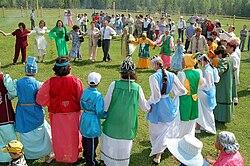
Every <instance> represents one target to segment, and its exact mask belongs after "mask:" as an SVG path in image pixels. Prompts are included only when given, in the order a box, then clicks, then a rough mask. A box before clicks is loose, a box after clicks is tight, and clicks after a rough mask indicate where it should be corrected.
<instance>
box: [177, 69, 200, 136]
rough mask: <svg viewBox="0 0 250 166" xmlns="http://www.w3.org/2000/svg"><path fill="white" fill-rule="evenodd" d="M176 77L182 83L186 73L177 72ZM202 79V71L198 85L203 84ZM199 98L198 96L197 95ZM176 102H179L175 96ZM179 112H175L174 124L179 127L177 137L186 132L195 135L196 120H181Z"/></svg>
mask: <svg viewBox="0 0 250 166" xmlns="http://www.w3.org/2000/svg"><path fill="white" fill-rule="evenodd" d="M177 77H178V78H179V80H180V82H181V83H182V84H183V85H184V81H185V79H186V75H185V73H184V72H178V74H177ZM204 83H205V82H204V79H203V77H202V73H200V82H199V87H200V86H203V84H204ZM198 98H199V97H198ZM174 102H176V103H175V104H177V105H179V104H180V99H179V98H177V99H176V100H174ZM180 118H181V117H180V112H179V113H178V114H177V117H176V118H175V120H176V121H177V122H176V124H177V125H178V127H179V130H178V133H177V137H178V138H183V137H184V136H185V135H186V134H190V135H193V136H195V125H196V120H197V119H195V120H189V121H181V119H180Z"/></svg>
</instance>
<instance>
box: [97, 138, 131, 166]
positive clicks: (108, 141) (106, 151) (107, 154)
mask: <svg viewBox="0 0 250 166" xmlns="http://www.w3.org/2000/svg"><path fill="white" fill-rule="evenodd" d="M132 143H133V142H132V140H121V139H114V138H110V137H109V136H107V135H105V134H104V133H103V134H102V137H101V160H103V161H104V163H105V164H106V165H107V166H128V165H129V159H130V153H131V149H132Z"/></svg>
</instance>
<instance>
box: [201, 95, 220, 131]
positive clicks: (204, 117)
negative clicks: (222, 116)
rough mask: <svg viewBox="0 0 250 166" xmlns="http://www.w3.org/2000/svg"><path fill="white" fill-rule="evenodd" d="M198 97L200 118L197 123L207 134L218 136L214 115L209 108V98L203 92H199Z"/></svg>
mask: <svg viewBox="0 0 250 166" xmlns="http://www.w3.org/2000/svg"><path fill="white" fill-rule="evenodd" d="M198 96H199V98H198V100H199V118H198V119H197V123H198V124H199V125H200V126H201V127H202V128H203V129H204V130H206V131H207V132H209V133H211V134H216V128H215V120H214V113H213V110H211V109H210V107H209V106H208V102H207V96H206V94H205V93H204V92H203V91H199V92H198Z"/></svg>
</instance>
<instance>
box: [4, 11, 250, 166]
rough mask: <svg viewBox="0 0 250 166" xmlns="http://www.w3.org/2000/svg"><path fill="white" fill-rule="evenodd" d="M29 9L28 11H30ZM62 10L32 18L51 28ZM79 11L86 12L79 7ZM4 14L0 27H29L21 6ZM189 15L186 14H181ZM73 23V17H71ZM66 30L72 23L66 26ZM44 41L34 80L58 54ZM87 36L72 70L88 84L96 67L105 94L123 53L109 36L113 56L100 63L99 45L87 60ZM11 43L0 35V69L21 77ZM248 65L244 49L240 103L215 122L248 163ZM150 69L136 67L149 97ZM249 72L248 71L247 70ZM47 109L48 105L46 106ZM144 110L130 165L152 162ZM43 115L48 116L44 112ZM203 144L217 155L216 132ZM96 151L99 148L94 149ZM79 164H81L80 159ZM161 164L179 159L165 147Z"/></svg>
mask: <svg viewBox="0 0 250 166" xmlns="http://www.w3.org/2000/svg"><path fill="white" fill-rule="evenodd" d="M29 12H30V11H29ZM62 12H63V10H61V17H58V13H59V12H58V9H54V10H44V14H43V18H35V19H36V25H37V24H38V22H39V20H40V19H44V20H45V22H46V26H47V27H48V28H49V29H52V28H53V27H54V25H55V23H56V21H57V19H62V20H63V16H62ZM78 12H81V13H83V12H86V11H83V10H82V11H80V10H78ZM90 12H91V10H87V13H88V16H90ZM5 15H6V16H7V17H6V18H3V17H2V13H1V14H0V29H1V30H3V31H5V32H13V31H14V30H15V29H16V28H17V24H18V23H19V22H24V23H26V27H28V28H29V27H30V21H29V18H28V17H19V16H20V10H8V11H6V13H5ZM177 18H178V16H172V19H173V20H174V21H177ZM184 18H185V19H188V18H189V17H188V16H185V17H184ZM211 19H215V18H214V16H211ZM219 20H220V21H221V23H222V25H225V26H224V28H225V29H226V30H227V27H226V25H227V24H231V23H232V20H231V19H228V18H222V17H219ZM73 21H74V23H76V20H75V19H74V20H73ZM244 24H246V25H248V26H250V20H242V19H241V20H237V19H236V21H235V26H236V30H235V33H236V34H237V36H239V31H240V30H241V28H242V26H243V25H244ZM67 29H68V30H70V29H71V27H67ZM34 36H35V35H33V36H29V39H28V41H29V46H28V47H27V55H33V45H34ZM46 38H47V42H48V44H49V47H48V49H47V55H46V57H45V60H46V62H45V63H39V71H38V74H37V76H36V78H37V80H39V81H42V82H43V81H45V80H47V79H49V78H50V77H52V76H53V75H54V73H53V71H52V68H53V64H54V62H55V59H56V57H57V51H56V46H55V42H54V41H53V40H51V39H49V37H48V35H46ZM87 44H88V43H87V40H85V42H84V43H83V44H82V54H83V60H82V61H80V62H71V66H72V74H73V75H76V76H77V77H78V78H80V79H81V80H82V83H83V85H84V87H87V83H86V81H87V75H88V73H90V72H92V71H96V72H99V73H101V75H102V80H101V84H100V86H99V91H100V92H101V93H102V94H103V96H104V95H105V94H106V92H107V90H108V87H109V84H110V83H111V82H112V81H114V80H116V79H119V65H120V63H121V62H122V60H123V57H121V55H120V41H119V40H116V39H114V40H112V41H111V49H110V55H111V57H112V59H113V61H112V62H109V63H108V62H106V63H101V60H102V57H103V54H102V50H101V49H100V48H99V49H98V55H97V61H96V62H95V63H92V62H90V61H88V60H87V59H88V49H87ZM14 46H15V37H11V36H10V37H4V36H2V35H0V62H1V63H2V68H1V70H2V71H3V72H4V73H8V74H10V75H11V77H12V78H13V79H20V78H22V77H23V76H24V66H23V65H22V64H20V61H21V57H19V60H18V62H19V63H18V65H16V66H12V59H13V55H14ZM68 48H69V50H70V48H71V42H68ZM158 53H159V48H156V49H155V50H151V55H158ZM136 55H137V52H135V53H134V55H133V60H134V61H135V63H137V56H136ZM249 67H250V60H249V59H248V53H247V52H243V53H242V58H241V70H240V71H241V73H240V81H241V83H240V85H239V86H238V95H239V104H238V106H236V107H235V111H234V116H233V120H232V122H231V123H228V124H216V127H217V132H220V131H223V130H228V131H231V132H233V133H234V134H235V135H236V138H237V140H238V141H239V144H240V146H241V148H240V152H241V153H242V155H243V157H244V160H245V165H248V164H249V165H250V157H249V153H250V143H249V140H250V135H249V133H250V129H249V128H248V127H249V118H250V113H249V112H248V111H249V110H250V96H249V95H250V92H247V86H248V84H249V83H250V77H249V73H248V70H249ZM152 73H153V71H152V70H151V69H146V70H137V74H138V80H137V82H138V83H139V84H140V85H141V86H142V88H143V90H144V93H145V96H146V98H147V99H148V98H149V97H150V88H149V82H148V77H149V76H150V75H151V74H152ZM247 73H248V74H247ZM16 102H17V100H16V99H15V100H14V101H13V106H15V105H16ZM46 110H47V109H46ZM145 116H146V114H145V113H144V112H139V129H138V134H137V136H136V138H135V140H134V142H133V149H132V154H131V160H130V165H131V166H138V165H140V166H142V165H143V166H144V165H145V166H148V165H151V164H152V162H151V161H152V159H153V158H152V157H149V153H150V148H151V144H150V141H149V134H148V122H147V121H146V120H145ZM46 119H48V116H47V113H46ZM197 137H198V138H199V139H200V140H201V141H202V142H203V144H204V147H203V152H202V154H203V156H208V155H212V156H215V155H216V153H217V152H216V150H215V148H214V142H215V136H214V135H210V134H207V133H204V132H203V133H201V134H200V135H198V136H197ZM97 152H98V153H99V150H98V151H97ZM28 162H29V165H47V164H45V163H44V162H43V160H34V161H28ZM50 165H64V164H61V163H56V162H53V163H52V164H50ZM78 165H83V164H82V163H79V164H78ZM160 165H162V166H163V165H164V166H166V165H169V166H175V165H178V162H177V161H176V160H175V159H174V158H173V157H172V156H171V154H170V153H169V152H168V151H167V150H166V152H165V153H164V154H163V159H162V162H161V164H160Z"/></svg>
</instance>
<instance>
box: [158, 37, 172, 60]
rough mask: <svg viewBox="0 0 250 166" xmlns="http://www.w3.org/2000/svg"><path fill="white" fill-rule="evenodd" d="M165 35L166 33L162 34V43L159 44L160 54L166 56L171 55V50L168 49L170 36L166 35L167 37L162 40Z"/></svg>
mask: <svg viewBox="0 0 250 166" xmlns="http://www.w3.org/2000/svg"><path fill="white" fill-rule="evenodd" d="M165 37H166V35H164V36H163V37H162V40H163V41H162V42H163V43H162V46H161V50H160V54H162V53H163V54H164V55H166V56H171V55H172V53H171V50H170V38H171V36H170V35H168V37H167V38H166V40H165V41H164V39H165Z"/></svg>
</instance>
